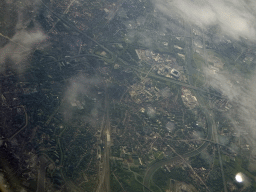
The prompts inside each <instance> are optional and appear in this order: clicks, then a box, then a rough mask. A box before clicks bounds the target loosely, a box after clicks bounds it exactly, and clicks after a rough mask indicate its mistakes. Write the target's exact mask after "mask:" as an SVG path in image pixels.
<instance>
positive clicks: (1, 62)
mask: <svg viewBox="0 0 256 192" xmlns="http://www.w3.org/2000/svg"><path fill="white" fill-rule="evenodd" d="M19 3H20V4H19V6H18V5H17V4H15V2H13V1H11V0H8V1H6V7H5V9H8V8H9V9H10V10H12V11H10V12H8V15H16V17H12V19H10V18H9V16H8V15H7V16H4V17H8V18H7V20H8V22H7V23H6V24H5V25H4V26H3V27H5V28H7V29H8V28H9V30H12V31H14V33H13V35H12V36H8V35H9V34H11V33H9V32H8V33H9V34H8V35H6V34H2V33H1V38H2V39H5V41H7V43H6V44H4V46H3V47H1V48H0V72H3V71H4V70H5V68H6V67H8V68H11V69H13V70H15V71H16V72H18V73H19V72H22V71H24V70H25V69H26V67H27V66H28V61H27V59H28V57H29V56H30V55H31V54H32V53H33V51H34V50H35V48H42V47H45V45H46V44H45V43H42V42H44V41H45V40H46V38H47V36H46V35H45V34H44V33H43V31H42V30H41V28H40V25H39V24H38V23H37V21H36V20H35V16H36V14H37V9H38V7H39V1H37V0H36V1H32V0H29V1H26V2H25V1H24V2H23V1H20V2H19ZM1 10H2V9H1ZM4 19H6V18H4ZM13 23H15V24H14V25H13ZM31 23H33V25H31V26H30V28H29V29H28V28H27V27H28V26H29V24H31ZM41 43H42V44H41Z"/></svg>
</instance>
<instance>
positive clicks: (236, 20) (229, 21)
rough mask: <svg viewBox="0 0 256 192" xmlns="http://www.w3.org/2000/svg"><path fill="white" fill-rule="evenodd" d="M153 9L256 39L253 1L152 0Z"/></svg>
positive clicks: (231, 33)
mask: <svg viewBox="0 0 256 192" xmlns="http://www.w3.org/2000/svg"><path fill="white" fill-rule="evenodd" d="M152 2H153V3H154V4H155V7H156V10H157V11H159V12H161V13H164V14H165V15H166V16H167V17H168V16H170V17H174V16H175V17H178V18H181V19H183V20H184V21H185V22H188V23H190V24H192V25H196V26H198V27H201V28H205V29H207V28H209V27H211V26H214V25H219V26H220V28H221V30H222V32H223V34H224V35H228V36H231V37H233V38H234V39H239V37H243V38H247V39H250V40H255V38H256V37H255V35H256V30H255V15H254V14H255V10H256V9H255V2H252V1H249V2H246V1H238V0H215V1H211V0H204V1H202V0H182V1H180V0H152Z"/></svg>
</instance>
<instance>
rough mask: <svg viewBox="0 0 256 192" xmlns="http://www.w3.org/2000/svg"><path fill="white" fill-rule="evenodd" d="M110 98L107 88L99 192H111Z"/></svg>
mask: <svg viewBox="0 0 256 192" xmlns="http://www.w3.org/2000/svg"><path fill="white" fill-rule="evenodd" d="M108 101H109V98H108V95H107V87H105V115H104V116H105V117H106V118H104V119H105V122H104V126H103V129H102V130H101V135H102V138H103V141H104V155H103V164H102V167H103V170H102V172H100V174H99V185H98V187H97V190H96V191H97V192H110V166H109V158H110V146H111V145H110V134H111V127H110V120H109V103H108Z"/></svg>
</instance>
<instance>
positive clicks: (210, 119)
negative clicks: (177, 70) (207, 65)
mask: <svg viewBox="0 0 256 192" xmlns="http://www.w3.org/2000/svg"><path fill="white" fill-rule="evenodd" d="M189 27H190V26H189ZM186 32H187V33H189V32H190V29H188V30H187V31H186ZM186 32H185V33H186ZM185 36H186V68H187V71H188V72H189V73H193V72H194V70H193V69H192V67H191V54H192V51H191V48H192V39H191V38H188V36H190V34H187V35H185ZM188 76H189V78H188V80H189V84H190V86H191V82H193V80H192V78H190V77H191V74H190V75H188ZM191 87H193V86H191ZM196 97H197V99H198V101H199V102H200V103H199V104H200V106H201V108H202V110H203V112H204V114H205V116H206V119H207V124H208V131H207V136H206V138H205V139H206V140H211V138H212V130H215V128H216V125H215V121H214V118H213V115H212V114H211V112H210V111H209V110H208V109H207V108H206V106H205V105H204V99H203V98H202V97H201V96H200V95H199V94H198V93H196ZM208 145H209V142H207V141H205V142H204V143H203V144H202V145H201V146H200V147H198V148H197V149H195V150H194V151H191V152H188V153H185V154H181V156H182V158H189V157H193V156H196V155H198V154H200V153H201V152H202V151H203V150H204V149H206V148H207V146H208ZM182 158H181V157H180V156H175V157H172V158H165V159H162V160H160V161H157V162H155V163H153V164H151V165H150V166H149V167H148V169H147V170H146V173H145V176H144V179H143V185H144V186H146V187H144V191H145V192H149V191H150V190H149V189H150V181H151V179H152V176H153V175H154V173H155V172H156V171H157V170H158V169H159V168H160V167H162V166H164V165H166V164H171V163H174V162H176V161H182Z"/></svg>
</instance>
